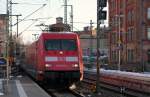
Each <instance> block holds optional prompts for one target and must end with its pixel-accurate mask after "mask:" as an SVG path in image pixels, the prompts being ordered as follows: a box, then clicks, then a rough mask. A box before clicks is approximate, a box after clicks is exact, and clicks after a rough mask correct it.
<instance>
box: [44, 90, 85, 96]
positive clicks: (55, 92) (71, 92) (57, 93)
mask: <svg viewBox="0 0 150 97" xmlns="http://www.w3.org/2000/svg"><path fill="white" fill-rule="evenodd" d="M47 92H48V93H49V94H50V95H51V96H52V97H85V96H84V95H82V94H80V93H79V92H77V91H75V90H70V89H60V90H59V89H48V90H47Z"/></svg>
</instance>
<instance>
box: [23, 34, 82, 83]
mask: <svg viewBox="0 0 150 97" xmlns="http://www.w3.org/2000/svg"><path fill="white" fill-rule="evenodd" d="M25 56H26V65H24V69H25V70H26V72H28V73H29V74H30V75H31V76H32V77H33V78H35V79H36V80H37V81H44V80H47V79H49V80H51V81H56V82H57V81H62V80H63V81H65V82H67V83H73V82H76V81H79V80H81V79H82V78H83V62H82V51H81V48H80V40H79V37H78V35H77V34H75V33H64V32H62V33H60V32H59V33H53V32H52V33H42V34H41V36H40V37H39V39H38V40H37V41H36V42H34V43H33V44H31V45H30V46H28V47H27V49H26V53H25Z"/></svg>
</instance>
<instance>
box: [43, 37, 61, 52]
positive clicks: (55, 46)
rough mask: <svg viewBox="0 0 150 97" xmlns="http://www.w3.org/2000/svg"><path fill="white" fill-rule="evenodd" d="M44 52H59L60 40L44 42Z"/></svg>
mask: <svg viewBox="0 0 150 97" xmlns="http://www.w3.org/2000/svg"><path fill="white" fill-rule="evenodd" d="M45 48H46V50H60V40H56V39H55V40H54V39H51V40H46V41H45Z"/></svg>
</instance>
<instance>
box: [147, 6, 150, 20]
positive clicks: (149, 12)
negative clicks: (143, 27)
mask: <svg viewBox="0 0 150 97" xmlns="http://www.w3.org/2000/svg"><path fill="white" fill-rule="evenodd" d="M147 19H150V8H148V9H147Z"/></svg>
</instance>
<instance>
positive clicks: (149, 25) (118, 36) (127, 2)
mask: <svg viewBox="0 0 150 97" xmlns="http://www.w3.org/2000/svg"><path fill="white" fill-rule="evenodd" d="M108 3H109V26H110V27H111V31H110V34H109V45H110V46H109V63H110V65H109V66H110V68H112V69H121V70H127V71H148V68H150V2H149V0H108Z"/></svg>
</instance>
